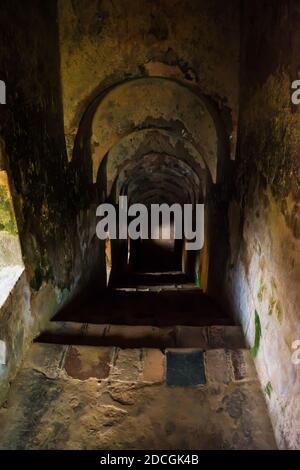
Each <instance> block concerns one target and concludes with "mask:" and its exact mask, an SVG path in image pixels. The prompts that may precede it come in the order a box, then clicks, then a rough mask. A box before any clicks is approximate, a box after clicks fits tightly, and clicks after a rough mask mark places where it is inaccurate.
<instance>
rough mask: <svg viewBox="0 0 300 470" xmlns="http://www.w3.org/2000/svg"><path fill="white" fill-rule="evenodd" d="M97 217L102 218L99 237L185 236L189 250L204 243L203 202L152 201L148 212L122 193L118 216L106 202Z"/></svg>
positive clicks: (99, 207) (146, 208)
mask: <svg viewBox="0 0 300 470" xmlns="http://www.w3.org/2000/svg"><path fill="white" fill-rule="evenodd" d="M96 216H97V217H101V220H100V221H99V222H98V223H97V226H96V234H97V237H98V238H99V239H100V240H105V239H107V238H108V237H109V238H110V239H111V240H115V239H119V240H126V239H127V238H128V237H129V238H131V239H132V240H137V239H139V238H140V239H142V240H149V239H152V240H158V239H162V240H169V239H170V238H175V239H183V238H184V239H185V240H186V249H187V250H201V248H203V245H204V204H195V205H193V204H183V206H181V205H180V204H177V203H176V204H172V205H168V204H165V203H164V204H151V206H150V211H149V209H148V207H147V206H146V205H144V204H132V205H130V206H128V203H127V196H120V198H119V205H118V215H117V210H116V207H115V206H114V205H112V204H110V203H103V204H100V205H99V206H98V207H97V210H96ZM128 218H129V219H130V221H129V223H128ZM160 227H163V230H161V231H160ZM171 227H173V228H174V231H173V230H171ZM172 232H173V233H172Z"/></svg>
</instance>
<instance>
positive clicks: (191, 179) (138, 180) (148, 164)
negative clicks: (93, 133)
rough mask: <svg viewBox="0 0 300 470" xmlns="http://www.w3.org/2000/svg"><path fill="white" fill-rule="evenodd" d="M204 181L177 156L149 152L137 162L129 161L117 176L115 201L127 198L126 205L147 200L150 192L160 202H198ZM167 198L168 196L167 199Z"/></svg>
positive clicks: (201, 195) (201, 194)
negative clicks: (122, 197)
mask: <svg viewBox="0 0 300 470" xmlns="http://www.w3.org/2000/svg"><path fill="white" fill-rule="evenodd" d="M204 184H205V183H204V182H203V181H202V179H201V178H199V176H198V174H197V173H196V172H195V171H194V170H193V168H191V166H190V165H188V164H187V163H186V162H184V161H182V160H180V159H179V158H177V157H176V156H173V155H167V154H162V153H159V154H157V153H149V154H146V155H144V156H143V157H141V158H140V159H139V161H138V163H135V162H134V161H130V162H129V163H128V164H127V165H126V166H124V167H123V169H122V170H121V171H120V173H119V174H118V176H117V178H116V181H115V184H114V189H115V194H114V196H115V197H114V198H115V200H116V201H117V200H118V197H119V195H127V196H128V198H129V203H135V202H141V201H144V202H145V201H147V200H148V199H149V197H150V195H152V193H153V191H155V194H156V196H157V198H158V199H159V200H161V201H164V200H165V199H166V196H167V195H168V196H171V200H172V202H178V203H181V204H187V203H193V204H195V203H197V202H199V200H200V199H202V198H203V192H204V191H203V189H204V188H203V186H204ZM168 199H169V197H168Z"/></svg>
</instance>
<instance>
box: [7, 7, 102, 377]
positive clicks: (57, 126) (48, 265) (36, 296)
mask: <svg viewBox="0 0 300 470" xmlns="http://www.w3.org/2000/svg"><path fill="white" fill-rule="evenodd" d="M0 44H1V46H0V76H1V79H2V80H4V81H5V83H6V87H7V89H6V91H7V104H6V105H1V122H0V136H1V168H5V170H6V171H7V173H8V178H9V185H10V190H11V194H12V199H13V203H14V209H15V215H16V221H17V228H18V232H19V234H20V242H21V249H22V255H23V260H24V265H25V269H26V274H24V279H23V278H22V280H21V281H20V282H21V283H22V285H25V284H26V283H27V282H28V284H27V287H26V289H27V291H28V292H29V299H27V294H26V299H27V300H28V302H27V300H26V299H25V297H24V300H20V302H19V301H18V300H17V299H16V300H15V299H14V295H15V291H12V294H11V296H10V302H9V303H8V305H7V306H6V307H5V311H4V310H3V309H4V307H3V309H1V312H0V339H2V340H5V342H6V343H7V351H8V362H7V364H6V365H5V366H4V367H5V373H3V374H2V375H1V381H2V382H1V383H2V385H3V386H4V385H5V383H4V382H5V380H6V381H7V380H10V379H11V377H12V374H13V373H14V372H15V370H16V366H17V365H18V364H19V362H20V358H21V357H22V351H24V349H25V347H26V344H28V343H29V342H30V341H31V340H32V337H33V336H34V335H35V334H37V332H38V331H39V330H40V329H42V328H43V325H44V324H45V323H46V322H47V321H48V319H49V318H50V317H51V316H52V315H53V314H54V313H56V311H57V310H58V308H59V307H60V306H61V305H62V304H63V302H64V301H65V300H67V299H68V298H69V297H70V295H71V294H72V293H74V289H75V288H76V286H78V285H79V283H80V282H85V281H86V282H87V281H88V279H89V278H91V277H92V276H93V275H94V274H95V268H97V270H98V271H97V272H99V270H100V268H101V263H100V262H99V259H98V256H96V255H95V254H97V255H98V252H99V250H100V247H99V243H96V241H95V234H94V232H93V233H91V230H92V228H91V225H92V224H91V223H86V219H88V220H89V217H90V215H89V214H90V213H91V214H92V216H93V217H95V215H94V212H95V211H94V208H89V206H88V204H86V205H84V204H82V203H81V201H80V200H78V197H77V198H76V197H75V191H74V179H75V176H74V174H73V173H71V171H70V169H69V167H68V160H67V154H66V148H65V139H64V127H63V114H62V111H63V108H62V102H61V86H60V84H61V80H60V54H59V42H58V24H57V6H56V1H50V2H49V1H47V2H45V1H44V0H32V1H30V2H19V1H14V0H12V1H11V0H10V1H3V2H2V3H1V15H0ZM81 193H82V194H84V195H85V199H86V200H88V194H89V191H88V185H87V186H86V187H84V188H81ZM6 215H7V211H6ZM7 224H8V221H7V222H6V228H7V227H8V225H7ZM94 226H95V224H94ZM88 250H90V251H89V253H88V254H87V251H88ZM6 254H7V253H6ZM99 279H100V278H99ZM99 279H98V280H99ZM99 282H101V279H100V281H99ZM23 287H24V286H23ZM18 289H19V288H18ZM24 289H25V287H24ZM24 289H23V291H24ZM26 289H25V290H26ZM18 295H19V294H18ZM24 295H25V294H24ZM19 297H20V298H21V294H20V295H19ZM25 300H26V306H25V305H24V308H25V307H26V311H25V310H24V311H23V312H22V308H23V307H22V305H23V303H24V302H25ZM22 302H23V303H22ZM15 303H16V305H15ZM28 316H30V319H28ZM7 324H9V325H10V326H9V328H8V329H7V328H6V326H5V325H7ZM14 358H16V359H14Z"/></svg>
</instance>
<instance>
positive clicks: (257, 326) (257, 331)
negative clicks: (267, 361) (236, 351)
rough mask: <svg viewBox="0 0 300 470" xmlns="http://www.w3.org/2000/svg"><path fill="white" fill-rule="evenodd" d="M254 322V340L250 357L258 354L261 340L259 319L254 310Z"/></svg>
mask: <svg viewBox="0 0 300 470" xmlns="http://www.w3.org/2000/svg"><path fill="white" fill-rule="evenodd" d="M254 321H255V339H254V345H253V348H252V349H251V354H252V357H256V356H257V353H258V350H259V345H260V338H261V324H260V318H259V315H258V313H257V311H256V310H255V317H254Z"/></svg>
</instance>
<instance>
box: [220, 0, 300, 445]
mask: <svg viewBox="0 0 300 470" xmlns="http://www.w3.org/2000/svg"><path fill="white" fill-rule="evenodd" d="M241 31H242V41H241V81H240V83H241V94H240V119H239V140H238V154H237V169H236V170H237V173H236V182H237V184H236V196H235V199H234V200H233V201H232V203H231V205H230V209H229V226H230V260H229V263H228V269H227V285H228V293H229V299H230V302H231V307H232V310H233V311H234V312H236V316H237V319H238V321H240V322H241V323H242V325H243V328H244V331H245V334H246V338H247V341H248V343H249V344H250V346H251V347H252V352H253V355H254V356H255V358H256V366H257V369H258V373H259V377H260V380H261V384H262V387H263V389H264V391H265V395H266V400H267V403H268V406H269V410H270V415H271V419H272V422H273V426H274V429H275V434H276V438H277V442H278V444H279V447H280V448H291V449H295V448H297V449H299V448H300V429H299V421H300V367H299V365H294V364H293V363H292V353H293V349H292V343H293V341H294V340H296V339H300V312H299V304H300V291H299V279H300V212H299V201H300V172H299V169H300V165H299V150H300V139H299V137H300V132H299V128H300V127H299V124H300V122H299V119H300V109H299V108H297V107H295V106H293V105H292V104H291V98H290V96H291V81H292V80H294V79H295V78H297V73H298V70H299V65H300V55H299V43H300V5H299V3H298V2H288V1H282V2H277V3H274V2H272V3H271V2H267V1H254V2H251V3H250V2H243V9H242V24H241Z"/></svg>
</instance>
